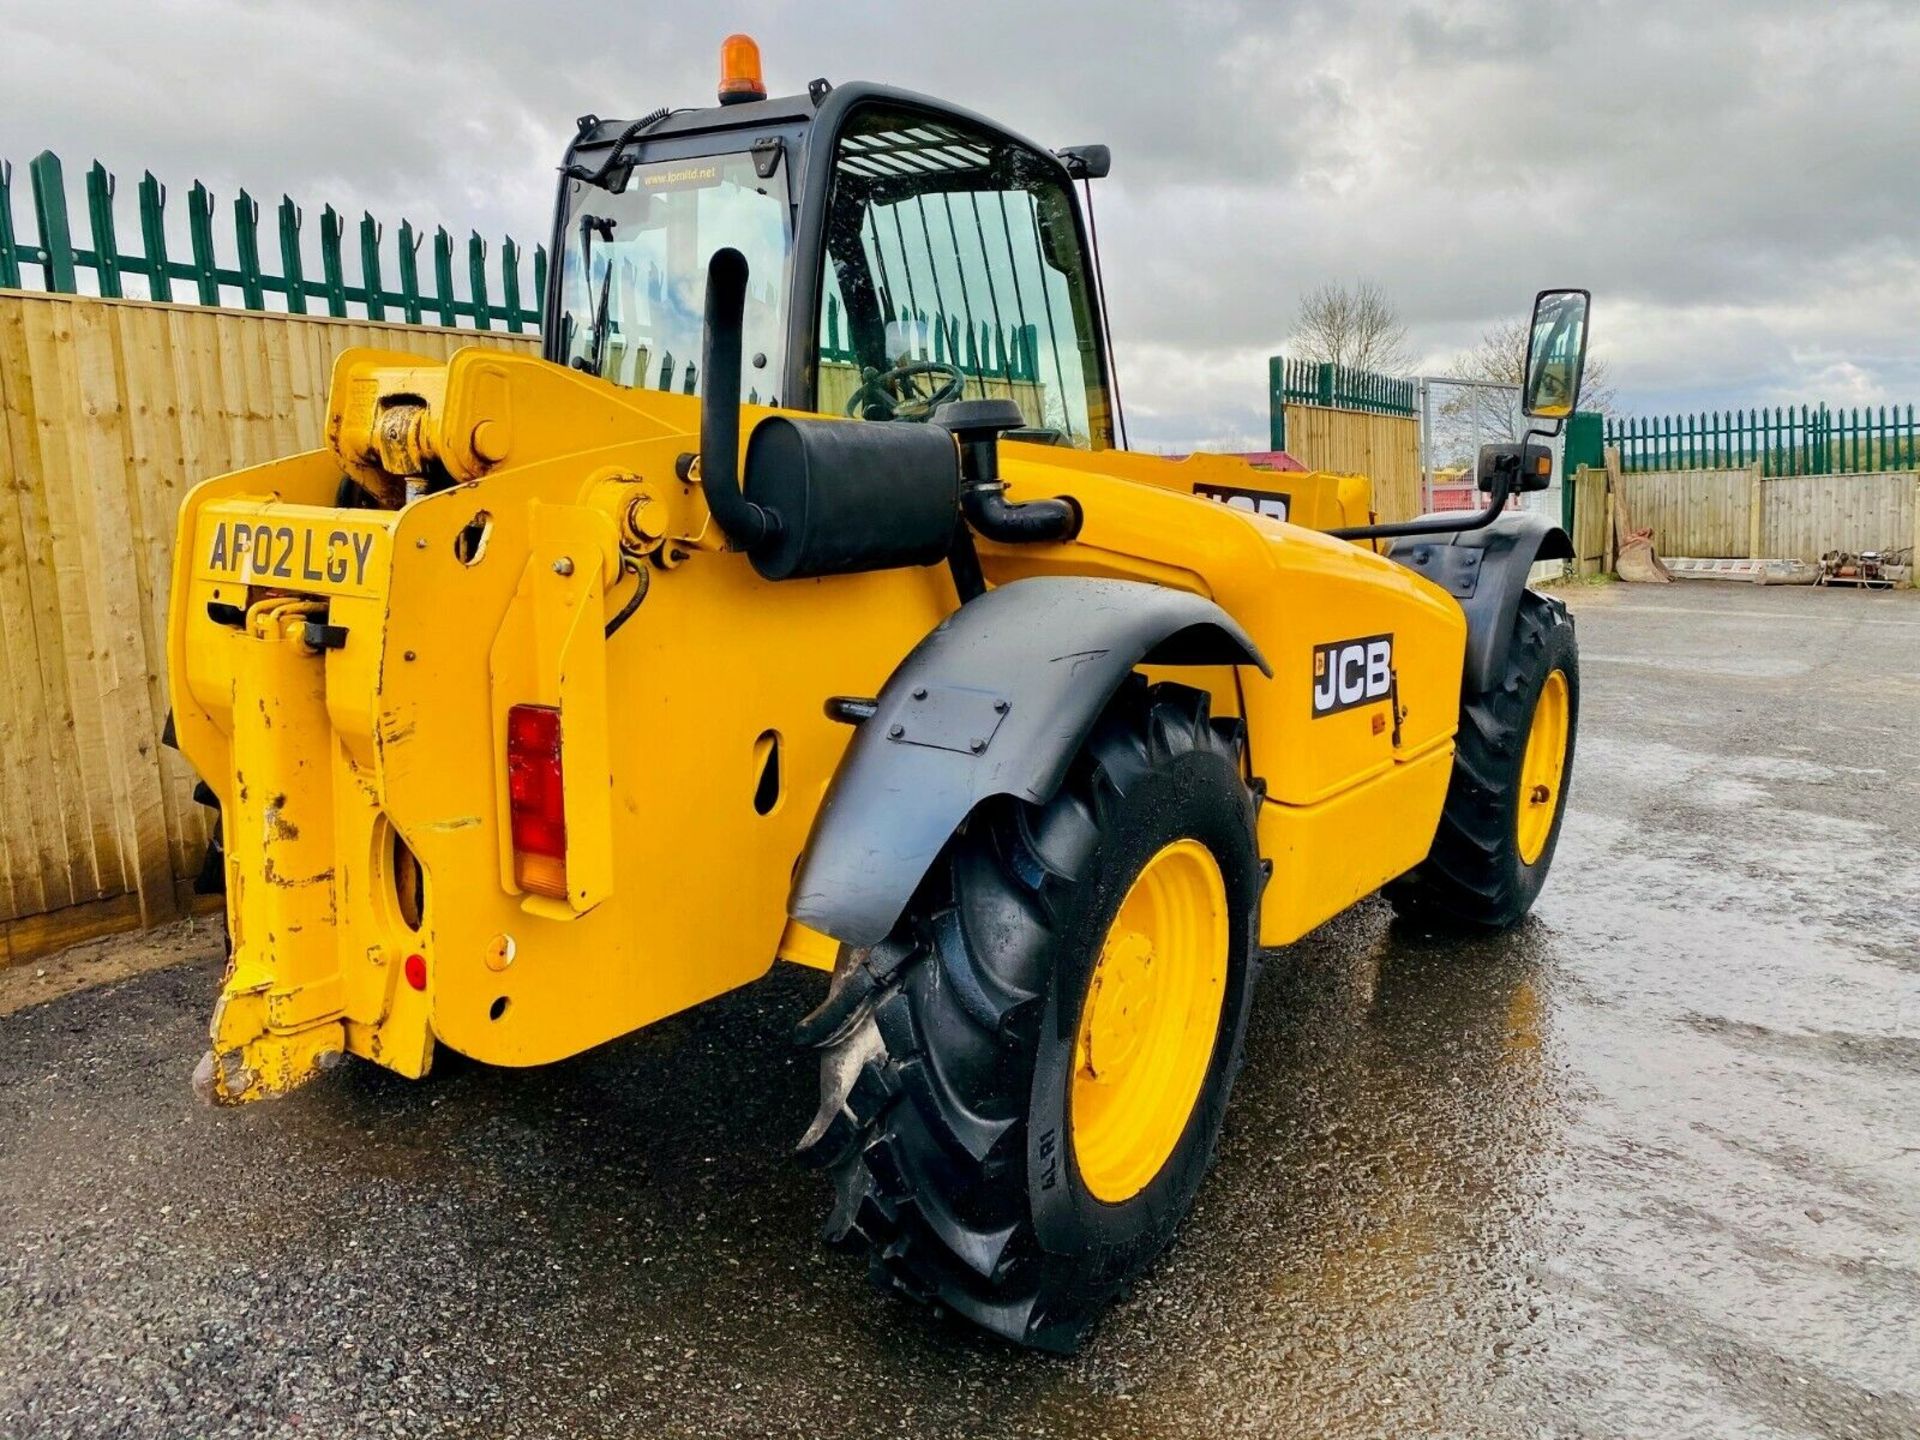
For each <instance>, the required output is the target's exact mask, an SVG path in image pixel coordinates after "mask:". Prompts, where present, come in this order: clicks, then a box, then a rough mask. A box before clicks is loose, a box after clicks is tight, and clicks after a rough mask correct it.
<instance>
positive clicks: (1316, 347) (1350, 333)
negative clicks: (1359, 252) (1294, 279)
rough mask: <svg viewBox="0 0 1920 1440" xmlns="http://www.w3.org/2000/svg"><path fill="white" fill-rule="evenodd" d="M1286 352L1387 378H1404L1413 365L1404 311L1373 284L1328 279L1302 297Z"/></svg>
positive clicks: (1296, 356) (1368, 281)
mask: <svg viewBox="0 0 1920 1440" xmlns="http://www.w3.org/2000/svg"><path fill="white" fill-rule="evenodd" d="M1287 353H1288V354H1289V355H1292V356H1294V357H1295V358H1296V359H1300V360H1313V361H1318V362H1319V363H1321V364H1326V363H1328V362H1332V363H1333V364H1335V365H1348V366H1351V367H1353V368H1354V369H1356V370H1373V371H1376V372H1378V373H1380V374H1383V375H1401V374H1404V373H1405V372H1406V371H1407V370H1408V369H1409V368H1410V366H1411V363H1412V355H1411V354H1410V352H1409V351H1408V348H1407V327H1406V326H1405V325H1403V324H1402V323H1401V321H1400V313H1399V311H1397V310H1396V309H1395V308H1394V306H1393V302H1392V301H1390V300H1388V299H1387V297H1386V293H1385V292H1384V291H1382V290H1381V289H1380V287H1379V286H1378V285H1375V284H1374V283H1373V282H1372V281H1370V280H1360V281H1356V282H1355V283H1354V284H1353V285H1352V286H1346V285H1340V284H1335V283H1334V282H1332V281H1329V282H1328V283H1327V284H1325V285H1319V286H1316V287H1314V288H1313V289H1312V290H1309V291H1308V292H1307V293H1306V294H1304V295H1302V296H1301V297H1300V311H1299V313H1298V314H1297V315H1296V316H1295V317H1294V321H1293V333H1292V335H1291V336H1289V337H1288V340H1287Z"/></svg>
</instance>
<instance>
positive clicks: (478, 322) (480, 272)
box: [467, 230, 493, 330]
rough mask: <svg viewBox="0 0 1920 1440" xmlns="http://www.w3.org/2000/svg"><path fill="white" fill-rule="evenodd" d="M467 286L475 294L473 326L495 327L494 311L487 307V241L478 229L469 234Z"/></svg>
mask: <svg viewBox="0 0 1920 1440" xmlns="http://www.w3.org/2000/svg"><path fill="white" fill-rule="evenodd" d="M467 287H468V290H469V291H470V292H471V294H472V296H473V326H474V329H476V330H491V329H492V328H493V312H492V311H490V310H489V309H488V308H487V242H486V241H484V240H482V239H481V238H480V232H479V231H478V230H475V231H473V232H472V233H471V234H469V235H468V236H467Z"/></svg>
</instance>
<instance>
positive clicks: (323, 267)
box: [320, 205, 347, 319]
mask: <svg viewBox="0 0 1920 1440" xmlns="http://www.w3.org/2000/svg"><path fill="white" fill-rule="evenodd" d="M346 233H347V222H346V221H344V220H342V219H341V218H340V212H339V211H338V210H336V209H334V208H333V206H331V205H329V206H327V207H326V209H324V210H322V211H321V212H320V283H321V284H322V285H324V286H325V287H326V296H327V313H328V314H329V315H333V316H336V317H338V318H340V319H345V318H346V314H347V271H346V262H345V261H344V260H343V259H342V258H341V254H340V246H341V242H342V241H343V240H344V239H345V238H346Z"/></svg>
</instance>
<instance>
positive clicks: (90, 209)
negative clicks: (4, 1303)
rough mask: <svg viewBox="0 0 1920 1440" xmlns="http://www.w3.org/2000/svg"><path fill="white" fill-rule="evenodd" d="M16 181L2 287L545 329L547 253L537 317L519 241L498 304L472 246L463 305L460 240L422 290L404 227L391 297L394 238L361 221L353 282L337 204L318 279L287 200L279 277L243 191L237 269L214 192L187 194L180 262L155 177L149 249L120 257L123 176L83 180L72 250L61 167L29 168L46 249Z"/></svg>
mask: <svg viewBox="0 0 1920 1440" xmlns="http://www.w3.org/2000/svg"><path fill="white" fill-rule="evenodd" d="M13 173H14V172H13V166H12V165H10V164H8V163H7V162H6V161H0V288H4V289H20V288H22V286H23V284H24V281H23V278H22V267H23V266H25V267H37V268H38V269H39V271H40V279H41V284H40V288H41V289H43V290H51V291H55V292H57V293H60V294H65V295H73V294H79V293H81V291H80V283H79V272H80V271H81V270H90V271H92V272H93V278H94V282H95V286H96V288H97V290H98V292H99V293H100V294H101V295H103V296H106V297H108V298H109V299H118V298H121V297H122V296H124V295H125V293H126V292H125V288H124V282H125V280H126V277H128V276H129V275H132V276H139V277H141V279H142V280H143V281H144V282H145V287H146V298H148V299H151V300H173V301H180V300H185V301H190V302H197V303H199V304H201V305H231V304H233V303H235V301H236V300H237V301H238V303H239V305H240V306H242V307H243V308H245V309H248V310H266V309H268V308H270V307H269V306H268V304H267V297H268V296H269V295H275V296H279V297H280V299H281V301H282V304H283V305H284V306H285V308H286V310H287V311H288V312H289V313H291V314H295V315H307V314H325V315H335V316H342V317H344V316H346V315H348V314H349V313H350V312H349V311H348V308H347V307H348V306H350V305H352V306H358V307H360V312H361V313H362V314H364V315H365V316H366V318H367V319H369V320H404V321H406V322H407V323H408V324H411V325H447V326H462V325H464V326H469V327H471V328H473V329H476V330H492V329H494V328H496V327H499V328H501V329H505V330H508V331H510V332H512V333H514V334H523V333H525V332H526V331H528V330H533V331H538V330H539V328H540V310H539V303H540V299H541V297H542V296H543V295H544V294H545V293H546V288H547V287H546V279H547V252H546V249H545V247H542V246H536V247H535V249H534V252H533V288H532V290H531V292H527V293H530V295H531V298H532V300H533V305H532V306H531V307H529V306H527V305H525V304H524V303H523V302H522V298H521V297H522V293H523V292H522V290H521V286H520V262H521V258H522V253H523V252H522V251H521V249H520V247H519V246H518V245H516V244H515V243H514V241H513V237H512V236H508V237H507V238H506V240H504V241H503V242H502V243H501V245H500V249H499V253H498V266H497V274H498V276H499V281H500V283H499V289H498V292H497V298H495V296H496V292H495V291H494V290H493V288H492V286H491V284H490V281H489V271H488V264H487V259H488V247H487V242H486V241H485V240H482V239H481V238H480V236H479V235H478V234H477V233H476V234H472V235H469V236H468V237H467V246H466V249H467V265H466V271H467V276H466V279H467V290H466V296H465V298H461V296H460V295H458V294H457V293H456V290H455V287H454V278H453V274H454V263H453V254H454V240H453V237H452V236H451V235H449V234H448V233H447V231H446V229H445V228H444V227H442V228H440V229H438V230H436V231H435V232H434V235H433V249H432V260H433V273H432V288H431V290H423V289H422V288H421V284H420V242H421V240H422V239H423V238H425V237H424V236H423V235H422V234H421V233H420V232H418V231H416V230H415V229H414V228H413V226H412V224H411V223H409V222H408V221H405V220H402V221H401V222H400V227H399V230H398V232H397V234H396V237H395V241H396V243H395V246H394V249H393V252H392V254H393V259H394V268H393V273H394V275H395V276H396V277H397V278H398V282H399V287H400V288H399V289H397V290H389V289H387V288H386V282H385V280H384V278H383V272H384V267H385V260H384V256H383V252H382V249H381V246H382V241H383V239H384V233H385V232H384V230H383V228H382V227H381V225H380V224H379V222H377V221H376V220H375V219H374V218H373V216H371V215H366V214H363V215H362V216H361V217H360V224H359V227H358V228H359V236H358V239H359V245H358V251H359V264H358V266H357V269H358V270H359V280H358V282H357V283H349V282H348V279H347V265H346V261H345V255H344V251H345V245H346V231H347V222H346V220H345V218H344V217H343V216H341V214H340V213H339V212H338V211H336V210H335V209H334V208H333V207H332V206H331V205H329V206H327V207H326V208H325V209H324V210H323V211H321V213H320V226H319V230H320V270H319V273H318V275H317V276H316V275H309V273H308V271H307V266H306V260H305V258H304V254H303V250H302V245H301V226H302V224H303V221H304V216H303V214H302V212H301V209H300V207H299V206H298V205H296V204H294V203H293V201H292V199H291V198H289V197H286V196H282V197H281V200H280V205H279V208H278V210H277V211H276V213H275V215H274V217H273V230H274V237H275V239H276V241H277V245H278V250H279V255H280V264H279V271H278V273H277V274H276V273H273V272H272V271H270V270H269V269H268V268H267V262H266V261H265V260H263V258H262V256H261V249H260V205H259V202H258V201H256V200H255V199H254V198H253V197H252V196H251V195H249V194H248V193H247V192H246V191H245V190H242V191H241V192H240V193H239V195H238V196H236V197H235V198H234V202H233V210H232V218H233V236H234V256H235V263H234V264H232V265H222V264H220V263H219V261H218V260H217V259H216V257H215V250H214V213H215V210H216V208H217V207H216V206H215V203H214V198H213V192H212V191H210V190H208V189H207V187H206V186H205V185H203V184H201V183H200V182H199V181H197V180H196V181H195V182H194V184H193V189H192V190H190V191H189V192H188V193H187V237H188V244H187V249H188V252H189V255H190V257H191V258H188V259H176V258H174V257H173V256H172V255H170V254H169V253H168V249H167V230H166V204H167V191H166V187H165V186H163V185H162V184H161V183H160V182H159V181H158V180H156V179H154V177H153V172H152V171H148V172H147V173H146V174H145V175H144V176H143V177H142V178H141V181H140V193H139V217H140V218H139V240H140V243H139V246H138V248H137V249H136V250H134V251H132V252H128V251H125V250H123V249H121V246H120V240H119V238H118V233H117V229H116V216H115V212H114V191H115V183H114V178H113V176H112V175H110V174H109V173H108V172H107V169H106V167H105V166H104V165H102V164H101V163H100V162H99V161H97V160H96V161H95V162H94V163H93V167H92V168H91V169H90V170H88V171H87V180H86V206H87V230H88V233H89V235H90V236H91V238H92V241H93V243H92V244H91V245H90V246H81V245H76V244H75V243H74V235H73V226H72V223H71V221H70V219H69V217H68V211H67V191H66V182H65V179H64V177H63V176H62V173H61V168H60V160H59V157H58V156H56V155H55V154H54V153H53V152H52V151H50V150H43V151H42V152H41V153H40V154H38V155H36V156H34V158H33V159H32V160H31V161H30V162H29V163H28V165H27V176H28V180H29V183H30V186H31V189H32V192H33V215H34V221H35V225H36V228H37V230H38V234H39V241H38V243H37V244H26V243H23V242H22V241H21V240H20V239H19V238H18V235H17V232H16V230H15V227H14V220H13V193H12V192H13ZM176 281H180V282H183V283H184V286H185V288H184V289H177V288H176V287H175V283H174V282H176ZM273 308H277V307H273Z"/></svg>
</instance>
